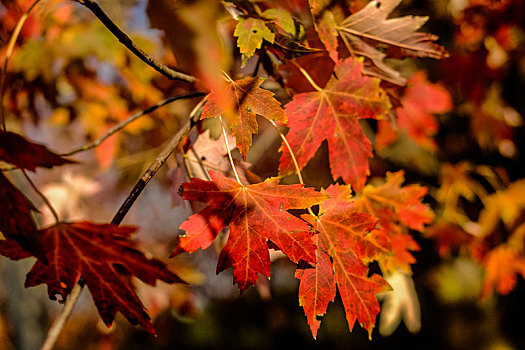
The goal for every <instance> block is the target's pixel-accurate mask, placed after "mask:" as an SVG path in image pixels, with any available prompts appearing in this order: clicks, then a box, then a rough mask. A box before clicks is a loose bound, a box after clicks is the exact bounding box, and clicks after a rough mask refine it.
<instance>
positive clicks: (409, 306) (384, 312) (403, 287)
mask: <svg viewBox="0 0 525 350" xmlns="http://www.w3.org/2000/svg"><path fill="white" fill-rule="evenodd" d="M385 279H386V280H387V282H388V283H389V284H390V285H391V286H392V291H389V292H385V293H382V294H380V295H378V298H379V299H380V300H382V301H383V303H382V305H381V316H380V318H379V333H380V334H381V335H382V336H385V337H387V336H389V335H391V334H392V333H393V332H394V330H396V328H397V327H398V326H399V323H400V322H401V320H403V321H404V323H405V326H406V328H407V329H408V331H409V332H410V333H417V332H419V331H420V330H421V311H420V305H419V300H418V298H417V292H416V288H415V286H414V280H413V279H412V277H410V276H409V275H407V274H405V273H403V272H400V271H396V272H395V273H394V274H392V275H389V276H387V277H385Z"/></svg>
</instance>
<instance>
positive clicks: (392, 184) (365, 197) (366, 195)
mask: <svg viewBox="0 0 525 350" xmlns="http://www.w3.org/2000/svg"><path fill="white" fill-rule="evenodd" d="M404 181H405V175H404V171H402V170H401V171H398V172H396V173H390V172H387V174H386V182H385V183H384V184H383V185H381V186H377V187H376V186H373V185H367V186H366V187H365V188H364V189H363V192H362V193H361V195H360V197H359V198H356V210H357V211H359V212H362V213H367V214H370V215H372V216H375V217H378V218H385V219H387V220H390V221H392V220H394V221H397V220H399V221H400V222H401V223H403V224H404V225H406V226H408V227H409V228H411V229H413V230H417V231H422V230H423V225H424V224H428V223H430V222H432V220H433V218H434V214H433V213H432V210H431V209H430V208H429V207H428V206H427V205H425V204H423V203H421V199H422V198H423V197H424V196H425V194H426V193H427V189H426V188H425V187H422V186H419V185H408V186H402V184H403V182H404ZM385 209H386V210H385ZM392 212H393V213H394V215H391V213H392ZM396 218H397V219H396Z"/></svg>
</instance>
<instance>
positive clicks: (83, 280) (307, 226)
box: [0, 0, 525, 339]
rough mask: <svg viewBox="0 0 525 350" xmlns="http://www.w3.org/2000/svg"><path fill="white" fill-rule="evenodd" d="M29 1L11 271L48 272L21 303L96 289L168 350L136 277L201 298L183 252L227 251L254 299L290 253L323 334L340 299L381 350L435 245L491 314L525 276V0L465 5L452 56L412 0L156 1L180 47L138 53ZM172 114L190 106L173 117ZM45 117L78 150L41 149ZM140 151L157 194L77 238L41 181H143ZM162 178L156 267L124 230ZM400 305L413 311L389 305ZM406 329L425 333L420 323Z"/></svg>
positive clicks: (84, 223)
mask: <svg viewBox="0 0 525 350" xmlns="http://www.w3.org/2000/svg"><path fill="white" fill-rule="evenodd" d="M31 3H32V2H30V1H24V0H18V1H14V0H11V1H6V2H5V4H2V5H1V6H0V9H1V10H2V11H0V21H1V24H0V35H1V37H2V41H0V43H2V46H0V56H1V57H2V58H3V60H4V62H5V67H4V70H3V71H2V76H1V79H2V80H1V81H2V86H1V88H2V100H1V101H0V102H1V104H2V105H1V108H2V114H1V119H0V122H1V131H0V160H1V161H2V162H3V163H2V165H3V167H2V170H1V172H0V214H1V215H0V232H1V233H2V234H3V238H4V239H3V240H1V241H0V254H2V255H4V256H6V257H8V258H10V259H12V260H20V259H24V258H30V257H34V258H36V259H37V260H36V262H35V264H34V265H33V267H32V268H31V270H30V271H29V272H28V274H27V277H26V282H25V286H26V287H32V286H36V285H39V284H45V285H47V290H48V294H49V297H50V298H51V299H57V296H60V298H59V299H61V300H62V301H65V300H67V299H68V297H69V296H70V295H71V293H72V290H73V288H74V287H75V286H77V285H79V286H81V287H83V286H86V287H87V289H88V290H89V291H90V293H91V296H92V298H93V300H94V303H95V306H96V308H97V310H98V312H99V314H100V317H101V318H102V320H103V322H104V323H105V324H106V325H107V326H111V324H112V323H113V321H114V319H115V316H116V314H117V313H118V312H120V313H122V315H123V316H124V317H125V318H126V319H127V320H128V321H129V322H130V323H132V324H139V325H140V326H142V327H143V328H144V329H146V330H147V331H148V332H150V333H155V328H154V327H153V324H152V323H151V318H150V316H149V315H148V312H147V310H146V308H145V306H144V305H143V302H142V301H141V299H140V298H139V296H138V295H137V286H136V284H135V282H134V279H135V278H136V279H138V280H141V281H143V282H145V283H146V284H149V285H155V284H156V282H157V281H163V282H166V283H168V284H179V285H181V286H187V285H191V284H192V277H191V274H188V273H187V271H186V273H185V272H184V268H181V267H180V266H179V265H177V264H173V263H169V262H168V261H169V260H167V259H168V255H169V251H171V255H170V256H169V257H170V258H173V257H177V258H176V259H179V257H181V256H182V257H184V256H187V254H186V253H195V252H197V251H198V250H214V251H217V252H218V256H217V262H216V272H217V274H219V273H221V272H223V271H228V270H230V269H231V270H232V273H233V283H234V284H236V285H237V287H238V289H239V290H240V291H241V292H244V291H246V290H248V289H249V288H250V286H252V285H257V286H258V287H259V288H263V287H261V286H264V285H266V284H267V282H261V280H264V279H268V278H270V277H271V272H272V270H271V266H272V262H273V260H274V258H273V257H274V256H275V255H276V252H279V253H278V254H279V256H284V257H286V258H287V259H288V260H289V261H290V262H291V263H292V264H294V266H295V278H296V279H297V280H298V295H297V297H298V304H299V305H300V307H302V309H303V310H304V314H305V316H306V322H307V323H308V325H309V328H310V331H311V333H312V335H313V337H314V338H316V337H317V335H318V332H319V330H320V329H322V326H321V324H322V319H323V316H324V315H325V314H326V313H327V309H328V306H329V304H330V303H331V302H334V301H335V300H336V296H337V295H339V296H340V298H341V301H342V305H343V308H344V312H345V315H346V320H347V323H348V329H349V331H350V332H352V330H353V329H354V325H355V323H356V322H357V323H358V324H359V325H361V326H362V327H363V328H364V329H365V330H366V331H367V332H368V335H369V338H370V339H372V333H373V331H374V327H375V326H376V323H377V318H378V315H379V314H380V312H382V311H381V309H382V307H383V308H388V311H383V313H382V314H381V318H382V319H390V320H391V321H388V324H386V325H383V323H381V332H382V333H383V334H387V333H389V332H391V331H388V330H387V329H389V328H395V327H396V326H397V324H395V322H399V320H400V319H401V318H403V314H404V313H408V308H409V307H412V308H413V309H417V310H419V304H418V300H417V294H416V291H415V289H414V287H413V280H412V265H414V264H417V259H416V257H417V256H418V255H417V253H416V252H417V251H419V250H420V249H421V247H420V244H419V243H418V242H421V240H423V239H428V240H430V241H432V242H433V244H434V246H435V248H436V251H437V254H438V255H439V256H440V257H441V258H443V259H450V258H451V257H454V258H459V257H461V258H464V257H467V258H468V259H469V261H471V262H472V263H473V264H474V265H476V266H478V268H479V269H480V271H482V274H483V277H482V282H481V284H482V287H481V288H480V289H479V291H478V293H477V294H478V296H479V297H480V298H483V297H484V298H488V297H489V296H490V295H491V294H492V292H493V291H496V292H497V293H499V294H502V295H505V294H508V293H510V292H511V291H512V290H513V289H514V288H515V287H516V285H517V283H518V280H519V279H520V278H521V277H525V248H524V246H525V245H524V239H525V223H524V220H523V217H524V216H523V215H524V213H525V201H524V198H525V197H524V196H523V195H524V194H525V182H524V180H523V179H522V178H523V176H524V175H525V174H523V169H521V168H519V166H516V165H515V163H519V162H520V161H522V159H521V158H520V157H521V154H520V150H519V147H517V146H519V143H518V142H517V141H516V137H515V135H516V134H518V133H519V132H520V131H519V130H520V129H519V128H520V126H521V117H520V114H519V112H518V111H519V108H522V109H523V107H524V106H523V104H521V105H520V106H517V107H515V108H516V109H518V111H517V110H516V109H515V108H514V107H513V106H512V105H511V104H512V102H507V101H505V98H504V96H503V94H502V92H501V90H502V85H503V81H504V80H505V79H508V78H507V74H508V70H509V69H510V68H508V67H509V66H512V65H513V64H514V63H515V61H519V60H520V59H521V61H520V62H523V60H524V57H525V55H524V53H523V49H522V48H523V46H520V44H523V43H524V39H523V38H524V37H525V34H524V33H525V29H524V27H525V25H524V22H525V19H523V18H522V19H521V20H522V21H521V22H520V20H519V19H516V18H515V17H513V16H511V13H513V12H514V13H517V12H516V11H518V12H519V11H520V10H523V12H522V13H525V8H524V6H523V2H521V1H517V0H516V1H511V0H509V1H501V2H500V1H470V2H467V3H468V4H465V5H464V7H463V8H462V9H460V10H458V11H456V12H455V13H454V16H455V17H454V20H455V21H456V23H457V27H456V28H455V34H454V36H453V43H452V44H451V47H450V48H448V47H447V48H445V47H444V46H442V44H440V41H439V40H438V37H437V36H436V35H434V34H431V33H429V32H428V31H427V30H421V27H423V25H425V23H427V21H430V22H432V17H431V18H429V17H426V16H413V15H410V14H408V15H403V13H406V11H405V10H404V8H403V7H402V6H401V9H400V8H399V6H400V5H402V2H401V0H381V1H380V0H373V1H369V2H368V1H351V2H348V3H347V2H343V1H340V2H338V1H327V0H309V1H306V0H304V1H300V0H299V1H286V2H277V1H257V2H256V1H224V2H217V1H214V0H199V1H193V2H179V1H174V0H173V1H172V0H159V1H148V5H147V8H145V9H142V11H143V13H142V15H143V16H145V17H147V18H148V19H149V21H150V24H151V26H152V27H154V28H156V29H160V33H162V35H163V37H164V39H165V44H166V48H164V47H157V46H160V45H158V41H152V40H150V41H148V38H141V37H140V36H139V35H137V36H131V37H128V36H127V34H126V33H124V32H123V31H122V30H121V29H119V26H118V25H117V24H116V23H117V22H118V21H113V19H112V18H111V16H108V15H107V14H106V13H105V12H104V9H103V8H101V7H100V6H99V5H98V4H97V3H96V2H95V1H93V0H82V1H78V3H74V2H71V3H69V2H63V1H56V0H53V1H47V2H43V3H42V4H39V3H38V1H37V2H36V4H37V5H36V8H40V7H42V8H44V7H46V6H49V9H48V11H49V12H48V13H47V14H45V15H44V14H43V13H42V12H35V11H36V10H35V11H33V12H29V10H31V11H32V10H33V9H32V8H30V5H31ZM82 5H83V6H82ZM28 9H29V10H28ZM25 11H27V12H25ZM89 12H91V13H92V14H94V15H95V17H93V18H91V17H90V19H89V20H88V19H86V16H85V14H86V13H89ZM24 13H25V14H26V15H27V14H28V17H27V21H26V18H25V16H26V15H23V14H24ZM81 13H82V14H84V15H80V14H81ZM495 14H496V15H497V16H496V15H495ZM436 16H437V15H436ZM20 18H22V19H20ZM194 18H199V19H200V20H199V21H195V20H193V19H194ZM17 23H19V24H21V25H22V27H20V28H21V31H13V29H14V28H15V26H16V25H17ZM121 24H122V23H119V25H121ZM121 27H124V28H126V26H125V25H121ZM155 33H157V35H158V34H159V31H157V32H155ZM90 38H92V40H89V39H90ZM118 41H120V42H121V43H123V44H124V45H121V44H119V43H118ZM59 47H65V48H67V49H64V50H63V52H62V51H61V50H59V49H58V48H59ZM138 47H142V48H140V49H139V48H138ZM520 47H521V49H520ZM150 52H151V53H154V54H151V56H150V55H149V53H150ZM135 56H137V57H138V58H140V60H139V59H138V58H137V57H135ZM421 58H425V60H424V61H422V62H425V64H428V65H429V66H430V67H434V69H435V71H438V70H439V72H441V74H442V77H441V76H440V75H439V74H436V73H435V72H432V71H428V72H426V71H425V70H424V69H421V67H422V65H421V64H420V63H418V62H420V61H417V60H418V59H421ZM429 59H433V60H432V61H431V60H429ZM441 60H442V61H441ZM440 61H441V62H442V63H438V62H440ZM148 65H149V66H150V67H148ZM51 67H52V68H51ZM152 68H153V69H152ZM438 80H439V81H438ZM193 92H195V93H194V94H190V95H186V94H188V93H193ZM171 96H178V97H177V98H173V99H172V100H169V101H168V100H165V99H166V98H170V97H171ZM199 96H202V99H200V100H199V99H197V97H199ZM176 100H187V101H185V102H184V103H185V104H186V105H183V104H182V102H181V105H180V106H181V107H180V108H179V107H178V109H177V110H176V111H175V109H169V108H170V107H169V106H168V107H166V108H161V107H163V106H165V105H168V104H171V103H174V101H176ZM146 114H150V116H146ZM174 115H175V116H176V117H174ZM28 120H29V121H31V122H32V123H35V124H38V125H46V123H48V124H50V125H53V127H54V128H59V129H60V128H63V130H68V131H66V132H67V133H70V132H71V130H72V129H71V126H72V125H73V126H74V127H75V128H77V129H78V130H80V131H77V132H76V134H75V136H73V137H70V138H72V139H74V140H75V142H74V143H73V144H74V146H75V147H79V145H80V147H79V148H75V147H70V148H69V149H60V151H61V152H59V151H57V149H59V147H55V145H53V144H52V143H49V142H47V143H46V144H43V143H39V142H36V141H34V140H30V139H31V137H29V136H23V134H24V133H23V132H22V131H21V130H23V125H24V123H26V122H27V121H28ZM458 120H460V121H459V122H458ZM458 125H460V126H458ZM43 127H45V126H43ZM459 127H462V128H463V129H465V130H463V133H464V134H465V135H468V136H461V135H463V134H461V135H460V134H459V132H457V131H456V130H459V129H458V128H459ZM11 130H17V132H14V131H11ZM120 130H124V131H122V132H119V131H120ZM454 132H455V133H454ZM270 134H271V135H273V136H272V137H273V139H272V138H271V137H269V136H268V135H270ZM267 140H270V141H267ZM272 140H273V141H272ZM277 140H278V141H277ZM57 144H58V143H57ZM83 144H85V146H82V145H83ZM71 149H73V150H71ZM91 149H94V151H93V154H94V156H93V157H91V158H89V157H87V156H84V155H85V154H86V153H88V152H90V150H91ZM141 149H142V151H143V150H144V149H149V151H144V152H145V153H147V155H148V156H147V157H144V156H143V155H142V157H143V159H142V160H140V161H139V163H140V164H139V168H140V171H141V172H142V176H140V175H139V171H135V172H132V173H127V175H126V176H127V177H128V178H130V177H132V178H137V177H139V178H140V179H139V180H138V182H136V183H135V185H134V186H133V184H130V185H129V188H128V190H129V191H130V194H129V195H128V196H127V197H125V198H124V197H123V199H122V200H123V204H122V206H121V208H120V209H119V210H118V212H117V213H116V214H115V216H114V218H113V220H107V221H106V222H103V223H95V222H98V221H99V220H95V219H94V218H91V217H90V216H89V210H88V211H87V213H88V214H87V215H86V216H87V218H86V219H85V220H70V219H69V218H68V217H67V215H64V214H62V212H61V211H60V210H55V209H54V208H53V205H54V203H53V200H48V199H47V198H46V196H45V195H44V194H42V193H41V191H39V190H38V186H37V185H35V184H34V183H33V180H31V179H34V178H35V177H34V176H29V175H28V173H27V171H31V172H37V177H36V178H38V176H39V174H40V173H41V169H42V168H47V169H52V170H54V171H57V172H60V171H66V170H65V169H68V168H74V167H80V166H83V165H82V164H86V166H87V167H89V168H92V169H97V172H98V171H100V172H104V171H110V169H122V171H128V170H126V169H127V168H129V164H126V163H123V162H122V159H126V158H132V155H133V154H134V153H137V152H139V151H141ZM148 152H149V153H148ZM159 152H160V153H159ZM480 152H481V153H482V154H484V155H487V158H488V159H490V161H488V162H487V163H486V164H485V163H483V159H484V157H480V156H479V153H480ZM463 153H465V154H468V155H469V156H470V158H468V157H467V156H465V157H463V156H462V154H463ZM132 162H133V161H131V164H133V163H132ZM164 163H167V164H168V167H169V168H170V170H169V172H168V174H166V173H163V172H162V171H161V172H159V174H158V175H156V176H157V177H162V178H163V179H164V178H169V181H171V183H172V186H171V189H170V191H171V196H172V204H173V205H180V207H181V208H186V209H185V210H186V213H187V215H186V217H185V219H184V220H181V221H182V223H181V224H180V227H179V230H177V229H176V228H171V231H172V236H171V241H166V240H165V241H163V242H160V243H159V242H157V243H159V244H160V245H162V246H163V247H165V249H161V251H162V250H163V253H164V254H165V255H164V256H158V257H157V258H152V257H151V256H150V255H151V254H149V253H143V252H142V251H141V249H142V248H143V247H144V246H143V245H141V244H140V243H138V242H137V241H135V240H134V239H133V238H132V236H133V234H134V233H135V232H136V231H137V230H138V228H137V227H134V226H119V225H120V222H121V221H122V219H123V218H124V216H126V214H127V213H128V211H129V210H130V208H131V207H132V206H133V204H134V201H135V200H136V199H137V197H138V196H139V194H140V193H141V192H142V190H144V188H145V187H146V185H147V184H148V183H149V182H150V181H151V179H152V177H153V176H155V174H156V172H157V171H158V170H159V169H160V167H161V166H162V165H163V164H164ZM145 169H147V170H145ZM144 170H145V171H144ZM119 171H121V170H119ZM18 173H20V174H21V175H22V176H17V174H18ZM126 176H124V175H122V177H123V178H125V177H126ZM164 182H167V181H164ZM416 182H420V184H417V183H416ZM22 183H24V184H29V186H27V185H22ZM128 183H129V181H128ZM423 184H424V185H423ZM31 188H32V189H31ZM145 190H146V191H148V188H147V187H146V189H145ZM35 202H39V203H43V205H42V206H41V207H37V206H36V205H35V204H33V203H35ZM42 208H45V210H46V211H49V212H50V213H51V214H50V217H54V218H51V219H50V220H51V221H49V220H48V223H47V224H43V223H42V219H41V217H40V214H41V212H43V211H44V209H42ZM116 209H117V208H115V212H116ZM141 229H142V228H141ZM146 229H147V228H146ZM173 242H174V246H173ZM161 254H162V252H161ZM161 259H166V260H164V262H163V261H161ZM176 261H179V260H176ZM178 268H180V269H181V271H182V272H178V271H177V269H178ZM186 269H187V266H186ZM193 273H194V274H195V273H196V272H193ZM188 275H189V276H188ZM519 276H521V277H519ZM398 281H404V283H405V284H404V287H403V288H406V290H405V289H403V290H402V289H401V287H400V284H399V282H398ZM265 283H266V284H265ZM407 286H408V287H407ZM410 286H411V287H410ZM184 288H186V287H184ZM188 288H189V287H188ZM398 288H399V289H398ZM259 290H260V289H259ZM401 290H402V292H401ZM185 293H188V292H185ZM399 293H404V294H403V296H401V297H399V295H401V294H399ZM138 294H141V293H138ZM184 295H185V296H186V295H187V294H184ZM396 296H397V297H398V298H408V299H409V302H407V304H406V305H405V304H404V305H405V306H403V307H405V308H406V310H405V309H395V308H394V309H392V303H396V302H398V303H400V302H401V301H400V300H401V299H397V301H396V300H394V299H393V298H396ZM185 298H186V297H185ZM378 298H380V299H382V300H383V304H382V305H383V306H382V305H381V304H380V301H379V299H378ZM188 300H189V299H188V298H186V299H185V301H184V303H189V301H188ZM408 304H410V305H408ZM184 305H186V304H184ZM407 305H408V306H407ZM414 305H416V306H414ZM392 310H394V311H392ZM417 313H418V312H416V314H417ZM416 318H417V317H416ZM392 320H397V321H392ZM382 322H383V321H382ZM385 322H387V321H385ZM405 323H406V325H407V328H408V329H409V330H410V331H413V332H417V331H418V330H419V325H420V323H419V319H413V318H412V319H409V318H408V317H405ZM320 327H321V328H320Z"/></svg>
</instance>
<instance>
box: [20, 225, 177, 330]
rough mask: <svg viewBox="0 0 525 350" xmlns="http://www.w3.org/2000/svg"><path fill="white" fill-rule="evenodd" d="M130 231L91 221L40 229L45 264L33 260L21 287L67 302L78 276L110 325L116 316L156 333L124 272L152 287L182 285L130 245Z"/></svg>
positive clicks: (162, 267)
mask: <svg viewBox="0 0 525 350" xmlns="http://www.w3.org/2000/svg"><path fill="white" fill-rule="evenodd" d="M135 230H136V229H135V228H133V227H117V226H114V225H110V224H94V223H91V222H87V221H85V222H74V223H73V222H72V223H59V224H57V225H54V226H51V227H48V228H46V229H43V230H42V239H41V241H42V245H43V249H44V251H45V252H46V256H47V260H48V261H49V264H48V265H45V264H43V263H42V262H41V261H37V262H36V264H35V265H34V266H33V268H32V269H31V271H29V273H28V275H27V279H26V282H25V286H26V287H32V286H37V285H39V284H46V285H47V289H48V294H49V297H50V298H51V299H53V300H55V299H56V296H57V295H60V296H61V297H62V299H64V300H65V299H66V298H67V297H68V296H69V294H70V293H71V290H72V289H73V287H74V286H75V284H76V283H77V282H78V281H79V279H80V277H81V276H82V278H83V279H84V281H85V283H86V285H87V287H88V288H89V291H90V292H91V295H92V296H93V300H94V302H95V305H96V307H97V309H98V312H99V314H100V317H101V318H102V320H103V321H104V323H105V324H106V325H107V326H108V327H109V326H110V325H111V323H112V322H113V320H114V318H115V315H116V313H117V312H121V313H122V314H123V315H124V316H125V317H126V318H127V319H128V320H129V322H130V323H132V324H140V325H141V326H142V327H144V328H145V329H146V330H147V331H148V332H150V333H155V330H154V328H153V325H152V324H151V322H150V318H149V316H148V314H147V313H146V310H145V309H144V306H143V305H142V303H141V301H140V299H139V298H138V296H137V295H136V294H135V292H134V288H133V286H132V285H131V281H130V279H129V278H128V276H127V275H128V274H130V275H132V276H135V277H137V278H139V279H141V280H142V281H144V282H146V283H148V284H151V285H154V284H155V282H156V280H161V281H164V282H167V283H174V282H179V283H180V282H184V281H182V280H181V279H180V278H179V277H178V276H177V275H175V274H174V273H172V272H171V271H169V270H168V269H167V268H166V266H165V265H164V263H162V262H161V261H159V260H156V259H148V258H146V256H145V255H144V254H143V253H141V252H140V251H138V250H136V249H135V248H134V247H133V243H132V242H131V240H130V237H131V235H132V234H133V233H134V232H135Z"/></svg>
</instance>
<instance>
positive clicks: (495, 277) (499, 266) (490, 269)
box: [481, 244, 525, 297]
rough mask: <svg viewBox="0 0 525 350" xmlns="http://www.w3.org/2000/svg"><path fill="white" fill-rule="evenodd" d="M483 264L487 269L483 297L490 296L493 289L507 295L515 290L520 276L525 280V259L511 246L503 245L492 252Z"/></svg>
mask: <svg viewBox="0 0 525 350" xmlns="http://www.w3.org/2000/svg"><path fill="white" fill-rule="evenodd" d="M483 264H484V265H485V269H486V274H485V282H484V283H483V290H482V292H481V294H482V296H483V297H487V296H488V295H490V293H491V292H492V290H493V289H496V290H497V291H498V293H500V294H503V295H506V294H508V293H510V291H512V290H513V289H514V286H515V285H516V282H517V278H516V277H517V275H518V274H520V275H521V276H522V277H523V278H525V257H524V256H523V254H520V252H519V251H518V250H517V249H515V248H513V247H511V246H509V245H505V244H502V245H500V246H498V247H497V248H495V249H493V250H491V251H490V252H489V253H488V254H487V256H486V257H485V259H484V261H483Z"/></svg>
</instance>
